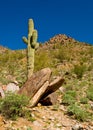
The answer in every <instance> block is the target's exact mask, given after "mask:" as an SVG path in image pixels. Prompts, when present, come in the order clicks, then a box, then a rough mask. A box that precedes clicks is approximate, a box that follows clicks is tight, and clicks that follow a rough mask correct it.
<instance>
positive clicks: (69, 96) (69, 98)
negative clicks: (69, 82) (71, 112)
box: [62, 90, 76, 105]
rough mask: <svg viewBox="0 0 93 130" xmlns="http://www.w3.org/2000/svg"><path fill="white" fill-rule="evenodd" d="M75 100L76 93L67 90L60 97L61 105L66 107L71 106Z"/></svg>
mask: <svg viewBox="0 0 93 130" xmlns="http://www.w3.org/2000/svg"><path fill="white" fill-rule="evenodd" d="M75 98H76V92H75V91H71V90H69V91H67V92H66V93H65V94H64V96H63V97H62V103H63V104H66V105H70V104H73V103H75V101H76V99H75Z"/></svg>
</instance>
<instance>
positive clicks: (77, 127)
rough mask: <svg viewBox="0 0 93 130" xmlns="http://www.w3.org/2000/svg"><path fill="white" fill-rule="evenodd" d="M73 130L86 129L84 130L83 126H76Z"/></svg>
mask: <svg viewBox="0 0 93 130" xmlns="http://www.w3.org/2000/svg"><path fill="white" fill-rule="evenodd" d="M72 130H84V129H83V126H82V125H81V124H75V125H74V126H73V127H72Z"/></svg>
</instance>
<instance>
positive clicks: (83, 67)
mask: <svg viewBox="0 0 93 130" xmlns="http://www.w3.org/2000/svg"><path fill="white" fill-rule="evenodd" d="M86 70H87V67H86V65H75V66H74V69H73V72H74V73H75V74H76V75H77V78H79V79H81V78H82V77H83V75H84V73H85V72H86Z"/></svg>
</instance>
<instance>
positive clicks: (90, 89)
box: [87, 85, 93, 101]
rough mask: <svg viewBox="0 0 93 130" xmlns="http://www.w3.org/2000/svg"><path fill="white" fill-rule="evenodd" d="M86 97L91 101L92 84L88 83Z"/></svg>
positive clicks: (92, 96)
mask: <svg viewBox="0 0 93 130" xmlns="http://www.w3.org/2000/svg"><path fill="white" fill-rule="evenodd" d="M87 98H88V99H90V100H92V101H93V86H92V85H90V86H89V88H88V89H87Z"/></svg>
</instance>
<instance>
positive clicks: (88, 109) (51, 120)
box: [0, 34, 93, 130]
mask: <svg viewBox="0 0 93 130" xmlns="http://www.w3.org/2000/svg"><path fill="white" fill-rule="evenodd" d="M2 48H3V47H0V50H1V51H0V52H2V53H0V86H1V87H2V86H3V85H7V84H8V83H10V82H13V81H15V80H16V81H17V82H18V84H19V86H20V87H22V85H23V84H24V82H25V81H26V78H27V76H26V74H27V69H26V62H27V59H26V50H16V51H12V50H9V49H6V48H3V49H2ZM2 50H4V51H2ZM45 67H49V68H50V69H51V70H52V78H54V77H55V76H58V75H60V76H62V77H63V78H64V79H65V83H64V84H63V86H62V87H61V88H60V89H59V90H58V91H57V94H58V104H56V105H54V106H41V105H40V104H38V106H37V107H35V108H33V109H30V112H31V116H32V117H33V118H32V120H31V121H28V120H27V118H19V120H18V121H15V122H13V121H10V120H6V119H5V118H4V117H2V116H1V118H0V121H1V124H2V125H1V128H2V129H6V128H7V129H8V128H11V129H12V127H13V129H15V130H17V129H20V130H21V129H22V130H23V129H24V130H27V129H28V127H29V129H31V128H32V130H36V129H37V128H38V129H39V128H40V130H70V129H71V130H79V129H83V130H92V129H93V46H92V45H90V44H86V43H82V42H79V41H76V40H75V39H73V38H71V37H69V36H66V35H63V34H59V35H56V36H54V37H53V38H51V39H50V40H49V41H47V42H45V44H41V45H40V47H39V49H38V50H37V51H36V54H35V72H36V71H38V70H40V69H42V68H45ZM45 113H46V114H45ZM4 121H5V123H4ZM24 122H25V123H24ZM13 124H14V125H13Z"/></svg>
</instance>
